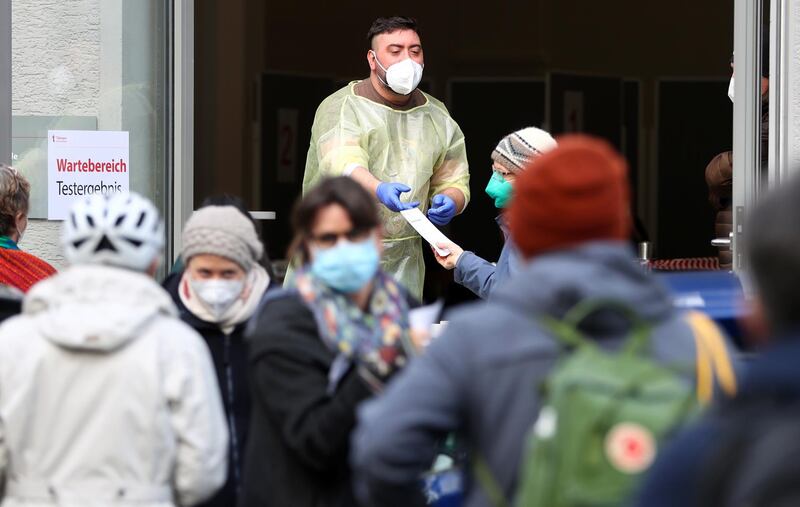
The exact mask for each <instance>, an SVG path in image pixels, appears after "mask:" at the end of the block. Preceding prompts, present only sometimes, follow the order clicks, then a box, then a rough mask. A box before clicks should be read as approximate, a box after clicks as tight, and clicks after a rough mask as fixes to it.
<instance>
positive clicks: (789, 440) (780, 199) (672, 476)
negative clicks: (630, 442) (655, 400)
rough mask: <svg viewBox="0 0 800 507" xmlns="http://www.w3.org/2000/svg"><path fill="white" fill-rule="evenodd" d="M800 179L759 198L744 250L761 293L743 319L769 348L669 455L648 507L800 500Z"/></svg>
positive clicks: (652, 478) (647, 491)
mask: <svg viewBox="0 0 800 507" xmlns="http://www.w3.org/2000/svg"><path fill="white" fill-rule="evenodd" d="M798 215H800V178H797V177H794V178H793V179H790V180H789V181H787V182H786V183H784V184H783V185H782V186H781V187H779V188H778V189H777V190H776V191H774V192H773V193H772V194H767V197H766V198H765V199H763V200H762V201H760V202H759V204H758V206H757V207H756V208H755V209H754V211H753V212H752V214H751V215H750V216H749V217H748V219H747V222H746V224H745V227H744V244H743V250H744V253H745V256H746V259H747V260H748V266H749V269H748V273H749V278H750V280H751V282H752V284H753V286H754V289H755V297H754V298H753V299H752V300H751V301H749V304H748V306H749V309H750V311H749V312H748V313H747V315H748V316H747V317H746V318H745V320H744V323H745V324H746V325H745V327H746V328H747V329H748V330H749V339H750V340H751V342H753V344H754V345H756V346H757V347H758V348H760V349H761V353H760V354H759V355H758V356H756V357H755V358H754V359H753V360H752V362H750V363H748V365H747V366H748V367H747V370H746V371H745V375H744V377H743V379H742V385H741V389H740V390H739V394H738V395H737V396H736V397H735V398H733V399H732V400H729V401H728V402H727V403H724V404H722V405H721V406H720V407H718V408H717V410H715V411H714V412H711V413H709V414H707V416H706V417H704V418H703V419H702V420H701V421H700V422H699V423H698V424H696V425H695V426H694V427H692V428H691V429H689V430H687V431H685V432H684V433H683V434H681V435H679V436H678V437H677V439H676V440H675V441H674V443H673V444H672V445H671V446H669V447H668V448H667V449H666V451H665V452H664V453H662V454H661V456H660V458H659V460H658V461H656V464H655V465H654V467H653V469H652V470H651V472H650V474H649V478H648V480H647V481H646V483H645V485H644V487H643V489H642V492H641V495H640V497H639V500H638V502H637V503H636V504H635V505H640V506H642V507H645V506H646V507H660V506H664V507H666V506H670V507H671V506H674V505H686V506H695V505H696V506H704V505H714V506H721V507H724V506H739V505H757V506H766V505H775V506H778V505H780V506H783V505H787V506H788V505H800V488H798V484H800V461H798V459H797V457H798V455H800V446H798V443H800V432H798V429H797V421H798V418H800V370H799V369H798V368H797V364H798V362H800V334H799V333H798V330H800V255H798V253H797V245H798V243H800V226H798V222H797V217H798Z"/></svg>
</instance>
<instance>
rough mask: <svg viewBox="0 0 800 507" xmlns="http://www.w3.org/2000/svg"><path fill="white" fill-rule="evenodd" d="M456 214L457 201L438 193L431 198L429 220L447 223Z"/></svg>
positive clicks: (438, 223)
mask: <svg viewBox="0 0 800 507" xmlns="http://www.w3.org/2000/svg"><path fill="white" fill-rule="evenodd" d="M454 216H456V202H455V201H454V200H452V199H450V198H449V197H447V196H446V195H444V194H436V195H434V196H433V199H432V200H431V209H429V210H428V220H430V221H431V222H433V223H434V224H436V225H447V224H449V223H450V220H452V219H453V217H454Z"/></svg>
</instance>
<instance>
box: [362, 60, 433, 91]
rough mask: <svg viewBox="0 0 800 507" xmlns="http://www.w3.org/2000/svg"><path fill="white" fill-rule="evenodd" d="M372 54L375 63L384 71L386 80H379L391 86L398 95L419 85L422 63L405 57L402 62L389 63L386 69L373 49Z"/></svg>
mask: <svg viewBox="0 0 800 507" xmlns="http://www.w3.org/2000/svg"><path fill="white" fill-rule="evenodd" d="M372 54H373V56H375V63H377V64H378V67H380V68H381V69H383V71H384V72H386V81H385V82H384V81H383V80H382V79H381V82H383V84H385V85H386V86H388V87H389V88H391V89H392V91H394V92H395V93H398V94H400V95H408V94H409V93H411V92H413V91H414V90H415V89H416V88H417V86H419V82H420V81H422V70H423V66H422V65H420V64H418V63H417V62H415V61H414V60H412V59H411V58H406V59H405V60H403V61H402V62H397V63H395V64H394V65H390V66H389V68H388V69H387V68H385V67H384V66H383V65H381V62H380V61H379V60H378V54H377V53H376V52H375V51H373V52H372ZM378 79H380V76H378Z"/></svg>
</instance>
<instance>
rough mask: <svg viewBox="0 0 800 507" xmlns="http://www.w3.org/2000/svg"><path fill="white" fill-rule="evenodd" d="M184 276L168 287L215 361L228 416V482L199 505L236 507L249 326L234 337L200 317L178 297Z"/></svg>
mask: <svg viewBox="0 0 800 507" xmlns="http://www.w3.org/2000/svg"><path fill="white" fill-rule="evenodd" d="M182 275H183V273H176V274H173V275H170V276H169V277H168V278H167V279H166V280H165V281H164V288H165V289H166V290H167V292H169V294H170V295H171V296H172V299H173V301H175V305H176V306H177V307H178V311H179V312H180V317H181V320H183V321H184V322H185V323H187V324H188V325H190V326H191V327H192V328H194V330H195V331H197V332H198V333H200V335H201V336H202V337H203V339H204V340H205V342H206V344H207V345H208V349H209V351H210V352H211V358H212V359H213V361H214V368H215V370H216V372H217V381H218V382H219V386H220V392H221V394H222V401H223V403H224V405H225V417H226V420H227V422H228V432H229V435H230V439H229V441H230V449H229V450H228V480H227V481H226V482H225V485H224V486H223V487H222V489H220V490H219V491H218V492H217V494H215V495H214V496H213V497H211V498H210V499H209V500H207V501H205V502H203V503H201V504H199V505H200V507H234V506H235V505H236V504H237V502H238V496H239V495H237V493H236V492H237V490H241V484H242V463H243V459H244V449H245V445H246V443H247V438H248V427H249V423H250V387H249V382H248V379H247V344H246V342H245V339H244V329H245V326H246V323H242V324H239V325H238V326H236V327H235V328H234V330H233V331H232V332H231V334H230V335H226V334H225V333H223V332H222V330H221V329H220V328H219V326H218V325H217V324H213V323H211V322H206V321H204V320H200V319H199V318H197V317H196V316H195V315H194V314H193V313H192V312H190V311H189V309H187V308H186V306H185V305H184V304H183V302H182V301H181V298H180V296H179V294H178V291H179V290H180V281H181V277H182Z"/></svg>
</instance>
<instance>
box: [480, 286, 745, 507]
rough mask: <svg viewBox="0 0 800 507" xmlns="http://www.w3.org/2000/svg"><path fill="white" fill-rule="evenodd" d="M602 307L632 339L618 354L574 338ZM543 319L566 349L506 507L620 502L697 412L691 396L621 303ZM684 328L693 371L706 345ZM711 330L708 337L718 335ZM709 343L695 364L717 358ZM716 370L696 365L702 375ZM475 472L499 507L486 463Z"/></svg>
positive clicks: (590, 304)
mask: <svg viewBox="0 0 800 507" xmlns="http://www.w3.org/2000/svg"><path fill="white" fill-rule="evenodd" d="M601 309H613V310H615V311H616V312H617V313H619V314H621V315H623V316H625V317H626V318H627V319H628V320H629V321H630V322H631V326H632V327H631V332H630V334H629V336H628V337H627V338H626V340H625V342H624V344H623V346H622V348H621V349H620V350H619V351H617V352H614V351H606V350H603V349H601V348H600V347H599V346H597V345H596V344H595V343H594V342H592V341H590V340H587V339H586V338H585V337H584V336H583V335H582V334H581V333H580V331H578V326H579V325H580V324H581V323H582V322H583V321H584V320H585V319H586V318H587V317H589V316H590V315H592V314H594V313H595V312H597V311H598V310H601ZM694 317H695V319H698V317H697V316H696V315H695V316H694ZM702 319H705V320H706V321H708V319H707V318H705V317H702V318H700V320H702ZM542 322H544V324H545V325H546V327H548V328H549V329H550V330H551V331H552V334H553V336H554V337H556V338H557V339H558V340H559V341H560V342H561V343H562V344H563V345H564V346H565V347H566V348H568V349H570V352H569V353H567V354H566V355H565V356H564V357H563V358H562V359H561V360H560V361H559V362H558V363H556V365H555V366H554V368H553V371H552V372H551V373H550V374H549V375H548V377H547V379H546V380H545V382H544V384H543V385H542V409H541V410H540V412H539V416H538V418H537V420H536V421H535V423H534V424H533V426H532V428H531V430H530V433H529V435H528V437H527V442H526V448H525V451H524V453H523V463H522V468H521V471H520V475H519V477H518V481H517V483H518V489H517V491H516V495H515V498H514V505H515V506H517V507H578V506H581V507H587V506H619V505H622V504H624V503H625V501H626V500H627V499H628V498H629V497H630V495H631V493H632V492H633V489H634V488H635V486H636V485H637V482H638V480H639V479H640V478H641V477H642V475H643V474H644V473H645V472H646V471H647V470H648V468H649V467H650V465H652V463H653V461H654V460H655V457H656V454H657V451H658V447H659V444H660V443H662V442H663V441H664V439H666V438H667V437H668V436H669V435H670V434H671V433H672V432H673V431H674V430H675V429H676V428H678V427H679V426H681V425H682V424H683V423H685V422H686V421H687V420H689V419H690V418H691V417H693V416H694V415H695V414H696V413H697V412H698V409H699V406H700V404H699V403H698V396H697V393H698V392H699V391H697V390H696V388H695V385H694V383H693V382H691V381H690V380H687V378H686V376H685V375H681V371H680V370H677V369H670V368H668V367H666V366H663V365H661V364H659V363H657V362H656V361H654V360H653V359H652V358H651V355H650V347H649V338H650V334H651V329H650V326H648V325H647V324H646V323H645V322H644V321H642V320H641V319H640V318H639V317H638V316H637V315H636V313H635V312H633V311H632V310H631V309H630V308H628V307H626V306H624V305H621V304H618V303H615V302H610V301H587V302H584V303H581V304H579V305H578V306H576V307H575V308H573V309H572V310H571V311H570V312H569V313H568V314H567V315H566V316H565V317H564V319H563V320H561V321H559V320H556V319H553V318H549V317H543V318H542ZM689 322H690V324H691V325H692V327H693V328H694V329H695V332H696V333H695V337H696V343H697V345H698V372H700V370H701V367H700V358H701V355H700V354H699V352H700V346H701V342H706V341H709V340H707V337H703V339H702V340H701V337H700V332H701V330H700V329H698V327H697V326H695V323H693V322H692V319H689ZM709 323H710V321H709V322H706V323H705V328H706V332H708V331H709V329H716V328H715V327H714V326H713V324H711V327H710V328H709V327H708V324H709ZM706 334H707V333H706ZM711 334H713V332H711ZM717 335H718V331H717ZM714 339H715V343H716V344H717V345H714V346H713V348H714V349H715V350H714V351H712V352H710V353H709V354H705V353H704V354H703V355H702V357H704V358H707V359H709V358H710V359H713V360H716V356H717V355H718V353H719V345H720V344H722V343H723V342H721V341H716V340H721V337H719V335H718V336H717V337H716V338H714ZM703 347H704V348H705V346H703ZM709 347H711V345H709ZM722 348H723V350H724V344H722ZM726 361H727V357H726V358H725V359H724V362H726ZM718 365H719V364H718ZM714 366H715V365H714V364H711V365H710V366H708V365H704V367H703V371H705V372H706V373H708V372H709V371H710V370H709V367H710V368H711V370H713V369H714ZM723 369H725V366H724V365H723ZM730 371H731V370H730V363H727V370H726V372H727V373H730ZM728 380H730V379H728ZM712 382H713V379H712ZM723 388H725V387H724V386H723ZM733 389H735V384H734V387H733ZM725 390H727V389H725ZM474 471H475V475H476V477H477V479H478V483H479V484H480V485H481V487H483V489H484V492H485V493H486V494H487V496H488V497H489V499H490V500H491V501H492V503H493V504H495V505H496V506H497V507H505V506H507V505H508V502H507V500H506V499H505V498H504V496H503V494H502V491H501V489H500V487H499V486H498V484H497V482H496V480H495V479H494V477H493V476H492V474H491V471H490V470H489V468H488V465H487V463H486V462H485V460H483V459H482V458H480V457H479V458H478V459H476V460H475V463H474Z"/></svg>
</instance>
